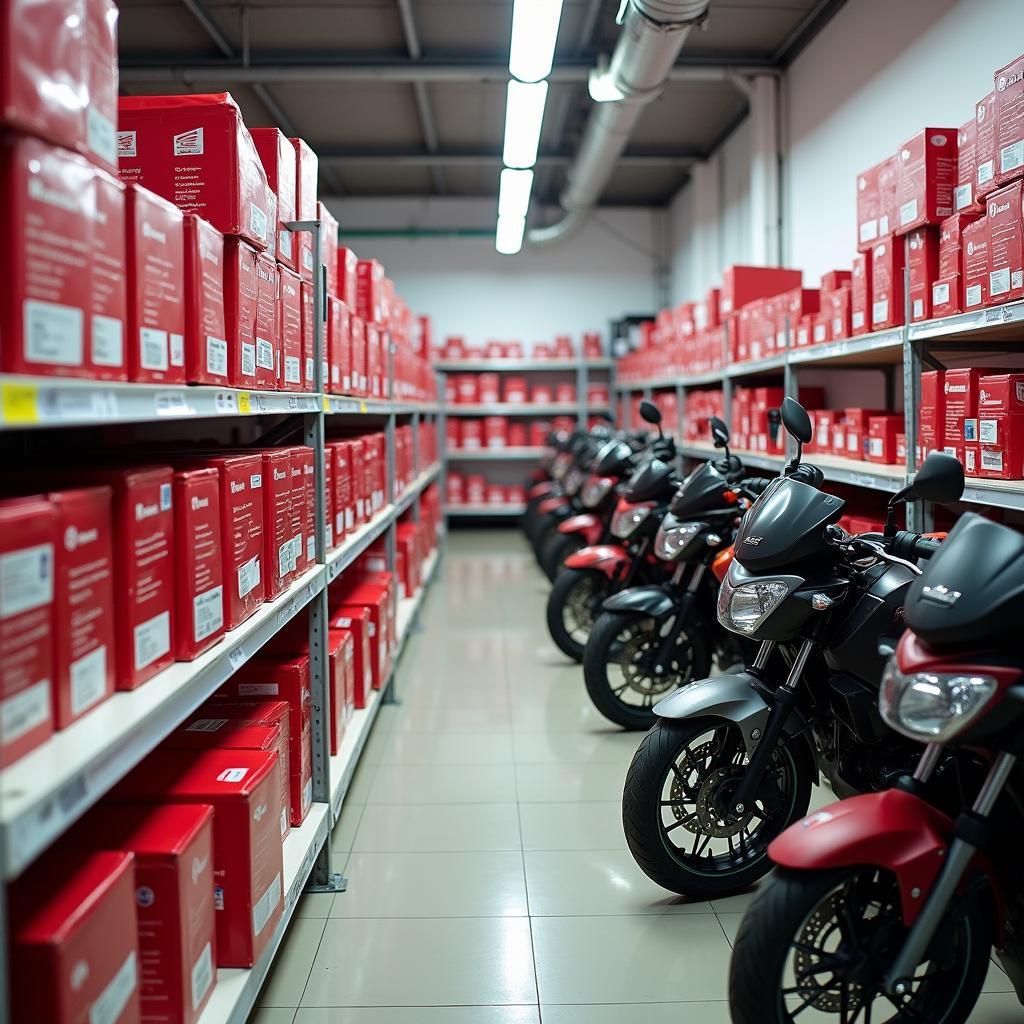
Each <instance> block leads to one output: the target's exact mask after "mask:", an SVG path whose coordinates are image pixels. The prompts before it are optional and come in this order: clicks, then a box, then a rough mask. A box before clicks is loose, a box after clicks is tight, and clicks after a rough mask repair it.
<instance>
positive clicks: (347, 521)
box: [326, 441, 355, 543]
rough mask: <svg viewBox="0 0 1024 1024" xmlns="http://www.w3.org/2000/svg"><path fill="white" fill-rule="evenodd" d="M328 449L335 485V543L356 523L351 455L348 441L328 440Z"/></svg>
mask: <svg viewBox="0 0 1024 1024" xmlns="http://www.w3.org/2000/svg"><path fill="white" fill-rule="evenodd" d="M326 449H327V453H328V457H329V459H330V461H331V466H332V483H333V485H334V496H333V502H332V504H333V508H334V538H335V543H339V542H340V541H341V539H342V538H343V537H344V536H345V534H346V533H348V531H349V530H351V529H352V527H353V526H354V525H355V505H354V503H353V499H352V466H351V455H350V452H349V445H348V442H346V441H328V442H327V445H326Z"/></svg>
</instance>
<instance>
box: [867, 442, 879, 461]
mask: <svg viewBox="0 0 1024 1024" xmlns="http://www.w3.org/2000/svg"><path fill="white" fill-rule="evenodd" d="M868 453H869V454H870V455H874V456H875V458H880V457H881V455H882V439H881V438H880V437H872V438H869V439H868Z"/></svg>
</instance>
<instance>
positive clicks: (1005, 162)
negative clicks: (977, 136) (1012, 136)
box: [999, 140, 1024, 174]
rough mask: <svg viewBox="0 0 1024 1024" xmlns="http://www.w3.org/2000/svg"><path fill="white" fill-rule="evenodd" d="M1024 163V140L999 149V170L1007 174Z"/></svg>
mask: <svg viewBox="0 0 1024 1024" xmlns="http://www.w3.org/2000/svg"><path fill="white" fill-rule="evenodd" d="M1022 164H1024V140H1022V141H1020V142H1014V143H1012V144H1011V145H1009V146H1003V148H1002V149H1001V150H999V171H1000V173H1002V174H1005V173H1006V172H1007V171H1012V170H1014V169H1015V168H1017V167H1020V166H1021V165H1022Z"/></svg>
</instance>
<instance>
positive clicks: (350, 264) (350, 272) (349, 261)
mask: <svg viewBox="0 0 1024 1024" xmlns="http://www.w3.org/2000/svg"><path fill="white" fill-rule="evenodd" d="M358 263H359V258H358V257H357V256H356V254H355V253H354V252H353V251H352V250H351V249H346V248H345V247H344V246H341V245H339V246H338V264H337V269H338V295H339V296H340V297H341V299H342V301H344V303H345V305H346V306H348V308H349V309H350V310H351V311H352V312H353V313H355V314H358V312H359V311H358V309H357V308H356V293H357V291H358V288H357V285H356V266H357V264H358Z"/></svg>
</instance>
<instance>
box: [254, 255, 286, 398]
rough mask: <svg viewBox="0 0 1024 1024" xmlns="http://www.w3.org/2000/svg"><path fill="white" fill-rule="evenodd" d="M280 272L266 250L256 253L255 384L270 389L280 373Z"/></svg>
mask: <svg viewBox="0 0 1024 1024" xmlns="http://www.w3.org/2000/svg"><path fill="white" fill-rule="evenodd" d="M280 289H281V273H280V270H279V269H278V266H277V264H276V263H275V262H274V261H273V260H272V259H271V258H270V256H268V255H267V254H266V253H265V252H261V253H257V254H256V386H257V387H260V388H267V389H269V390H271V391H273V390H275V389H276V388H277V379H278V377H279V376H280V362H281V339H280V336H279V334H278V329H279V324H278V313H277V307H278V303H279V296H280Z"/></svg>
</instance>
